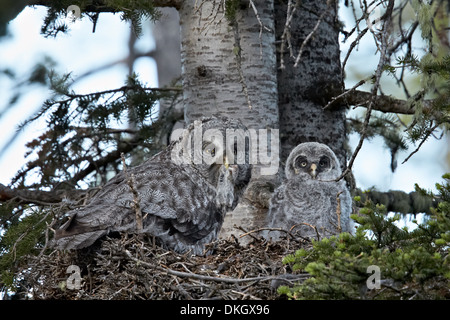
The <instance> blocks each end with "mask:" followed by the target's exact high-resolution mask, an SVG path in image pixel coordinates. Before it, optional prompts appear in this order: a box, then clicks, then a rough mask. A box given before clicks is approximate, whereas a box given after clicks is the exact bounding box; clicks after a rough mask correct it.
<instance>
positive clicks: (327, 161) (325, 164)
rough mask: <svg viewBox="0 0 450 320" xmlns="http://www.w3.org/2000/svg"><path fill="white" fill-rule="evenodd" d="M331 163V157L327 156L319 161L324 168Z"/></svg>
mask: <svg viewBox="0 0 450 320" xmlns="http://www.w3.org/2000/svg"><path fill="white" fill-rule="evenodd" d="M329 163H330V161H329V159H328V158H326V157H323V158H322V159H320V161H319V167H322V168H323V167H328V165H329Z"/></svg>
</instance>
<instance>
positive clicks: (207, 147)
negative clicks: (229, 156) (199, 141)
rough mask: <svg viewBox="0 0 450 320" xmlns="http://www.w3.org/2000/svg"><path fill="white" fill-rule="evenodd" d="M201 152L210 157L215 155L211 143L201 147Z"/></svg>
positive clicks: (214, 149)
mask: <svg viewBox="0 0 450 320" xmlns="http://www.w3.org/2000/svg"><path fill="white" fill-rule="evenodd" d="M203 152H205V153H206V154H209V155H210V156H211V157H214V156H215V155H216V148H215V146H214V145H213V144H212V143H205V144H204V145H203Z"/></svg>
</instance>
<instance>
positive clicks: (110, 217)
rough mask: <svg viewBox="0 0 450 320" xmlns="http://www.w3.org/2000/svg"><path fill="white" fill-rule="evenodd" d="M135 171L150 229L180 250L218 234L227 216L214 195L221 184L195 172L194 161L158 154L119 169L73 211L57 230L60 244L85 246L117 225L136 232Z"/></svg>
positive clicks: (63, 246)
mask: <svg viewBox="0 0 450 320" xmlns="http://www.w3.org/2000/svg"><path fill="white" fill-rule="evenodd" d="M132 175H133V176H134V188H135V189H136V190H137V191H138V194H139V202H140V203H139V204H140V207H141V210H142V214H143V231H144V232H146V233H149V234H152V235H154V236H156V237H158V238H159V239H161V241H162V243H163V245H165V246H167V247H169V248H177V249H178V251H184V249H185V247H186V246H188V247H189V246H195V245H196V244H197V242H199V241H200V240H202V239H203V238H206V239H205V241H206V240H208V239H209V238H211V240H213V237H214V236H215V235H216V233H217V231H218V229H220V227H221V225H222V222H223V215H222V212H221V211H220V210H219V209H218V208H216V207H215V201H213V200H214V197H215V190H214V189H213V188H212V187H211V186H210V185H209V184H208V183H207V182H206V181H202V178H201V177H199V176H195V172H194V170H192V168H191V167H189V166H187V165H186V167H183V166H179V165H176V164H174V163H172V162H171V161H159V159H158V158H153V159H151V160H149V161H147V162H145V163H143V164H142V165H140V166H137V167H134V168H132V169H129V170H128V172H127V175H125V173H124V172H121V173H120V174H118V175H116V176H115V177H114V178H113V179H111V180H110V181H109V182H108V183H107V184H106V185H105V186H104V187H103V188H102V189H101V190H100V191H99V192H98V193H97V194H96V195H95V196H94V197H93V198H92V200H91V202H90V203H89V204H88V205H87V206H86V207H84V208H81V209H78V210H74V211H72V212H69V216H70V219H69V221H68V222H67V223H66V224H64V225H63V226H62V228H61V230H58V231H57V233H56V237H55V238H56V241H57V246H58V247H59V248H61V249H72V248H75V249H79V248H83V247H87V246H90V245H91V244H93V243H94V242H95V240H97V239H98V238H100V237H102V236H103V235H106V234H108V233H109V232H112V231H127V232H134V231H135V230H136V222H135V220H136V213H135V210H134V209H133V208H132V203H133V200H134V198H133V194H132V192H131V189H130V186H129V185H128V181H127V180H128V177H131V176H132ZM209 235H210V236H209ZM208 236H209V237H208ZM200 242H201V241H200Z"/></svg>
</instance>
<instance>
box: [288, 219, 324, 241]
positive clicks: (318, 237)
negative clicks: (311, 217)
mask: <svg viewBox="0 0 450 320" xmlns="http://www.w3.org/2000/svg"><path fill="white" fill-rule="evenodd" d="M301 224H303V225H305V226H308V227H311V228H313V229H314V231H315V232H316V235H317V241H320V234H319V231H317V227H316V226H313V225H312V224H309V223H307V222H300V223H299V224H294V225H293V226H292V227H291V229H289V232H292V230H294V228H296V227H297V226H299V225H301Z"/></svg>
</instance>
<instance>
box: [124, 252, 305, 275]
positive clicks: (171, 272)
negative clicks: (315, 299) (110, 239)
mask: <svg viewBox="0 0 450 320" xmlns="http://www.w3.org/2000/svg"><path fill="white" fill-rule="evenodd" d="M123 252H124V253H125V255H126V256H127V257H128V258H129V259H131V260H133V261H134V262H136V263H138V264H140V265H143V266H146V267H149V268H152V269H156V270H159V271H161V272H165V273H167V274H170V275H173V276H177V277H181V278H191V279H197V280H204V281H215V282H225V283H244V282H252V281H267V280H277V279H278V278H279V277H278V276H267V277H252V278H243V279H238V278H231V277H212V276H204V275H201V274H196V273H193V272H182V271H176V270H173V269H170V268H167V267H166V268H163V267H161V266H156V265H153V264H151V263H148V262H145V261H143V260H140V259H137V258H135V257H133V256H132V255H131V252H130V251H128V250H123ZM300 276H301V277H302V278H303V277H304V275H299V278H300Z"/></svg>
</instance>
